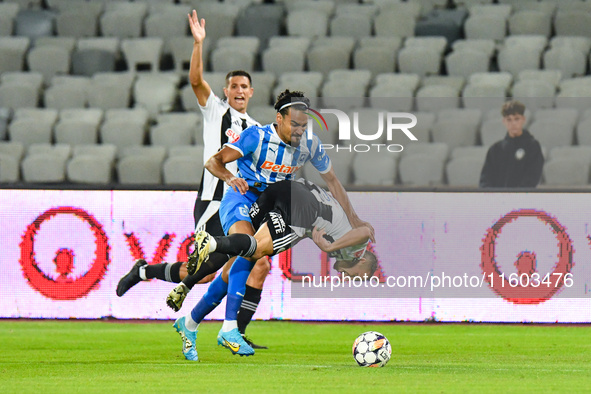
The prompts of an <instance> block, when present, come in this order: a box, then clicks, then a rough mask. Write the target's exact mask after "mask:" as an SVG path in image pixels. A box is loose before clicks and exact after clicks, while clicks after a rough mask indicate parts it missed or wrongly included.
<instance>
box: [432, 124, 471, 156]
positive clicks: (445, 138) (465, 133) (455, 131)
mask: <svg viewBox="0 0 591 394" xmlns="http://www.w3.org/2000/svg"><path fill="white" fill-rule="evenodd" d="M476 129H477V125H474V124H473V123H471V122H468V121H465V120H462V119H461V118H460V119H458V118H456V119H454V118H446V119H445V118H444V119H438V120H437V122H436V123H435V124H434V125H433V129H432V130H431V134H432V136H433V142H443V143H445V144H446V145H447V146H448V147H449V148H450V149H454V148H457V147H459V146H472V145H474V144H475V143H476Z"/></svg>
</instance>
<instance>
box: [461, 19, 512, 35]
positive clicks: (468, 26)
mask: <svg viewBox="0 0 591 394" xmlns="http://www.w3.org/2000/svg"><path fill="white" fill-rule="evenodd" d="M464 31H465V34H466V38H467V39H493V40H495V41H502V40H503V39H504V38H505V36H506V35H507V21H506V19H505V18H504V17H502V16H493V15H490V16H489V15H482V16H480V15H472V16H470V17H469V18H468V19H466V23H465V24H464Z"/></svg>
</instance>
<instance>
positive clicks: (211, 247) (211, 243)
mask: <svg viewBox="0 0 591 394" xmlns="http://www.w3.org/2000/svg"><path fill="white" fill-rule="evenodd" d="M217 247H218V243H217V242H216V240H215V239H214V238H213V236H211V237H210V238H209V253H210V254H211V253H213V252H215V250H216V249H217Z"/></svg>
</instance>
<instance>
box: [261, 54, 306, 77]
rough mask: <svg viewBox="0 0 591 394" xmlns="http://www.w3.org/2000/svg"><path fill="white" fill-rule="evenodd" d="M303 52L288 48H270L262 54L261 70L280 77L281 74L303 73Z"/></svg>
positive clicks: (304, 56) (304, 57)
mask: <svg viewBox="0 0 591 394" xmlns="http://www.w3.org/2000/svg"><path fill="white" fill-rule="evenodd" d="M305 61H306V55H305V52H304V51H302V50H299V49H297V48H290V47H270V48H267V50H265V52H263V56H262V62H263V70H265V71H268V72H272V73H274V74H275V75H280V74H281V73H283V72H290V71H303V70H304V66H305Z"/></svg>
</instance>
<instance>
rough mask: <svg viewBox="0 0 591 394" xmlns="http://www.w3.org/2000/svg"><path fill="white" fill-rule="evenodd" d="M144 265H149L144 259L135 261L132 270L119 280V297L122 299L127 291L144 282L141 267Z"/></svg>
mask: <svg viewBox="0 0 591 394" xmlns="http://www.w3.org/2000/svg"><path fill="white" fill-rule="evenodd" d="M144 265H148V263H146V260H144V259H138V260H136V261H135V264H134V265H133V267H131V270H129V272H128V273H127V274H126V275H125V276H124V277H123V278H121V279H120V280H119V283H118V284H117V296H119V297H122V296H123V294H125V293H127V290H129V289H131V288H132V287H133V286H135V285H137V284H138V283H140V282H141V281H142V278H141V277H140V267H143V266H144Z"/></svg>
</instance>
